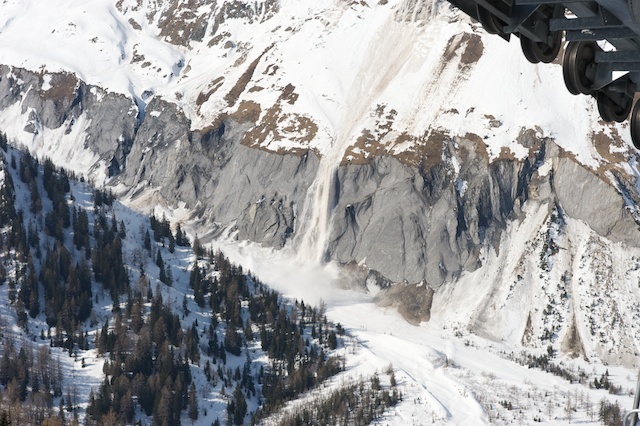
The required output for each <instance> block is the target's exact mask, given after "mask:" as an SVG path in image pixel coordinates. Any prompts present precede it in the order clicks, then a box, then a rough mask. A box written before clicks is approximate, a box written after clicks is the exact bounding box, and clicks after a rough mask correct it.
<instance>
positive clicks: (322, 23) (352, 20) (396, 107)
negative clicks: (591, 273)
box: [0, 0, 628, 192]
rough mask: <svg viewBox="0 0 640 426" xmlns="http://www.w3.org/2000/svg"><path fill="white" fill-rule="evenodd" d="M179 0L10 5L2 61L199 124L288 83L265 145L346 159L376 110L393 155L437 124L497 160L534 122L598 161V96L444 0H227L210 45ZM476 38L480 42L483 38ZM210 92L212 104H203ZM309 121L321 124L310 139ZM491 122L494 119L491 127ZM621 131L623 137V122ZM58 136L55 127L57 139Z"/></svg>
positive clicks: (212, 8)
mask: <svg viewBox="0 0 640 426" xmlns="http://www.w3.org/2000/svg"><path fill="white" fill-rule="evenodd" d="M174 3H175V5H177V7H178V8H179V7H183V6H184V5H185V4H186V2H170V3H165V2H161V1H142V2H138V1H134V0H121V1H118V2H115V1H114V0H91V1H67V0H47V1H38V0H6V1H4V2H3V3H2V4H0V58H2V59H1V60H2V63H4V64H7V65H13V66H18V67H24V68H28V69H31V70H37V71H42V72H45V73H46V72H54V71H71V72H74V73H75V74H76V75H77V76H78V77H79V78H81V79H83V80H84V81H86V82H87V83H89V84H93V85H97V86H100V87H103V88H105V89H106V90H110V91H114V92H118V93H123V94H126V95H128V96H130V97H131V98H134V99H136V100H137V102H138V103H139V104H140V105H143V106H144V105H145V103H146V102H148V101H149V100H150V99H151V98H152V97H153V96H161V97H162V98H163V99H166V100H169V101H172V102H175V103H177V104H178V105H179V106H180V107H181V108H182V109H183V110H184V112H185V114H186V115H187V116H188V117H189V118H190V119H191V120H192V127H193V128H202V127H206V126H207V125H209V124H210V123H211V122H212V121H214V120H215V119H216V117H218V116H219V115H220V114H223V113H234V112H236V110H237V109H238V106H239V105H240V104H241V103H242V102H243V101H251V102H255V103H257V104H258V105H259V106H260V107H261V111H262V117H261V119H264V118H265V113H266V111H267V110H268V109H270V108H271V107H273V106H275V105H276V104H278V97H279V95H280V94H281V92H282V90H283V89H284V88H285V86H287V85H292V86H293V87H294V91H295V92H294V93H295V94H296V95H297V99H296V100H294V101H292V102H280V107H281V111H280V113H279V117H280V120H279V124H278V133H279V134H278V135H275V134H269V135H268V136H267V138H266V139H265V140H263V141H259V143H260V145H262V146H263V147H265V148H267V149H271V150H274V151H277V150H279V149H291V148H295V147H311V148H313V149H315V150H317V151H318V152H320V153H322V154H326V155H327V156H329V157H331V158H333V159H334V160H338V161H339V160H341V159H342V156H343V154H344V153H345V150H346V148H347V147H349V146H352V145H353V144H354V143H355V141H356V139H357V138H358V136H360V135H362V133H363V132H364V131H365V130H366V131H369V132H371V133H373V134H376V133H377V132H378V131H379V130H380V129H376V115H377V113H376V111H380V110H382V111H384V112H385V114H391V115H392V116H393V118H391V119H390V130H389V131H386V132H384V134H382V135H381V140H380V142H381V143H382V144H383V145H385V146H386V149H387V150H388V151H389V152H392V153H401V152H403V151H405V150H406V149H408V148H410V147H411V144H410V143H407V142H406V140H400V139H398V137H399V136H400V135H401V134H406V135H410V136H413V137H415V138H420V137H425V135H428V134H429V133H431V132H433V131H436V130H437V131H444V132H446V133H448V134H450V135H452V136H458V135H465V134H467V133H475V134H477V135H479V136H481V137H482V138H483V139H484V141H485V143H486V144H487V148H488V151H489V153H490V155H491V156H492V157H496V156H498V155H499V154H500V152H501V150H502V149H503V148H506V149H508V150H509V151H511V152H512V153H513V154H514V155H516V156H522V155H525V154H526V152H527V150H526V149H524V147H521V146H519V145H518V144H517V143H515V142H514V141H515V139H516V137H517V136H518V134H519V133H520V132H521V131H522V129H523V128H531V129H537V130H538V132H539V134H540V135H541V136H546V137H551V138H554V139H555V140H556V141H557V142H558V143H559V144H560V145H561V146H562V147H564V148H565V149H567V150H569V151H571V152H573V153H575V155H576V157H577V158H578V159H579V160H580V161H582V162H584V163H585V164H587V165H589V166H593V167H596V166H597V165H598V163H599V161H600V156H599V155H598V154H597V152H595V150H594V149H593V147H592V144H591V142H590V135H591V134H592V133H593V132H596V131H599V130H600V129H601V124H599V123H598V119H597V117H598V116H597V111H596V108H595V107H594V102H593V100H592V99H591V98H589V97H585V96H572V95H570V94H569V93H568V91H567V90H566V89H565V87H564V83H563V79H562V73H561V67H560V66H559V65H557V64H541V65H532V64H530V63H528V62H527V61H526V59H525V58H524V57H523V55H522V54H521V52H520V48H519V43H518V42H517V38H516V39H515V41H512V42H510V43H506V42H505V41H504V40H502V39H500V38H499V37H494V36H488V35H486V34H485V33H484V31H483V30H482V29H481V27H480V26H479V25H478V24H472V23H471V22H470V21H469V19H467V18H466V16H465V15H464V14H462V13H460V12H458V11H455V10H453V9H451V7H450V6H449V4H448V3H447V2H442V1H440V2H438V1H425V0H413V1H411V0H391V1H388V2H374V1H371V0H369V1H362V2H345V1H342V0H322V1H316V2H311V3H310V2H300V1H297V0H281V1H279V2H278V9H277V11H275V12H269V13H267V12H266V10H267V4H266V3H268V2H256V3H255V5H253V6H252V7H254V8H255V11H254V12H253V13H254V16H253V18H246V17H245V18H240V17H233V16H227V15H225V14H224V13H222V12H220V11H221V8H222V7H223V4H224V2H219V3H220V4H217V3H216V4H213V5H207V6H202V7H200V8H199V9H197V10H196V11H195V13H194V15H195V18H192V19H190V20H189V19H188V20H186V21H185V22H186V23H189V22H192V21H193V20H194V19H196V18H198V17H200V16H205V17H207V16H208V17H209V18H208V19H210V20H211V19H213V18H212V16H215V15H216V14H222V15H224V16H225V17H226V18H225V19H223V20H222V22H221V23H220V25H219V27H217V28H216V29H215V33H214V32H213V31H214V30H213V29H212V28H213V27H214V25H213V23H212V22H210V23H209V26H208V27H207V30H206V34H205V36H204V38H203V39H202V41H191V42H189V43H188V44H187V45H186V46H181V45H175V44H171V43H170V42H169V41H167V40H168V38H167V37H166V36H162V35H161V31H162V29H163V28H164V27H162V25H163V22H164V21H163V19H165V18H164V16H165V15H163V14H167V13H168V14H169V15H170V14H171V11H168V10H169V8H170V7H172V5H174ZM174 12H175V11H174ZM175 13H177V12H175ZM469 35H472V36H474V37H475V36H478V37H480V40H481V42H480V45H479V47H478V46H476V45H475V44H472V43H471V44H470V42H469V41H468V37H467V36H469ZM216 37H217V38H216ZM474 46H475V47H474ZM474 48H475V49H476V50H479V53H481V56H480V57H479V59H478V58H476V59H478V60H477V61H475V59H471V60H470V59H468V58H463V56H464V54H465V53H466V50H470V51H473V50H474ZM471 56H473V55H471ZM256 60H257V63H256V67H255V70H254V71H253V73H252V74H251V79H250V81H249V83H248V84H247V86H246V89H245V90H244V91H243V92H242V93H241V94H240V95H239V99H237V101H236V102H230V101H229V99H228V98H227V95H228V94H229V92H230V91H231V89H232V88H233V87H234V86H235V85H236V83H237V81H238V79H239V78H240V76H241V75H243V74H244V73H245V72H246V71H248V70H249V68H250V64H252V63H253V62H254V61H256ZM221 77H222V79H221V80H220V78H221ZM47 82H48V80H45V86H46V85H47ZM201 94H207V95H208V98H207V99H208V100H206V101H204V102H202V101H201V102H200V103H198V102H196V100H197V98H198V96H199V95H201ZM303 117H304V118H308V119H309V120H311V122H312V123H313V124H314V125H315V126H316V127H317V131H316V132H315V135H314V136H313V137H312V138H310V139H311V140H309V138H308V137H307V136H309V135H310V132H311V131H310V130H309V128H308V126H304V125H302V124H301V121H300V118H303ZM490 118H492V119H493V120H495V122H497V123H499V125H498V126H495V125H489V121H490ZM0 122H1V123H2V124H6V123H8V122H9V118H8V117H7V118H4V119H0ZM622 127H624V126H623V125H620V126H618V128H619V130H622ZM620 133H621V134H623V135H624V138H628V137H627V136H626V134H627V133H628V132H627V131H626V130H624V131H621V132H620ZM10 136H12V137H17V138H18V139H25V138H29V137H30V135H25V134H24V132H20V131H15V132H11V134H10ZM57 139H59V137H57V136H55V135H51V136H49V140H50V143H54V141H55V140H57ZM319 192H322V191H319Z"/></svg>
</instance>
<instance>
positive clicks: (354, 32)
mask: <svg viewBox="0 0 640 426" xmlns="http://www.w3.org/2000/svg"><path fill="white" fill-rule="evenodd" d="M52 1H53V0H52ZM56 1H59V0H56ZM16 4H17V3H16ZM16 4H13V5H9V6H7V5H6V4H3V5H0V11H5V12H7V16H9V14H10V12H12V11H13V12H15V14H14V15H13V21H6V20H3V16H4V15H3V14H1V13H0V54H1V55H0V56H2V57H3V58H7V60H8V61H9V60H11V62H13V64H14V66H13V67H11V66H5V65H0V130H3V131H5V132H6V133H7V134H8V136H9V137H10V139H11V140H13V141H14V143H17V144H22V145H24V146H25V147H27V148H28V149H29V150H31V151H32V152H34V153H35V154H36V155H38V156H41V157H45V156H46V157H51V158H52V159H53V160H54V161H55V162H56V163H57V164H59V165H61V166H64V167H68V168H71V169H73V170H75V171H77V172H79V173H82V174H84V175H85V177H87V178H89V179H92V180H94V181H95V182H97V183H98V184H102V183H106V184H107V185H110V186H111V187H113V188H114V189H115V190H116V191H117V193H118V194H119V195H120V196H121V197H122V199H123V200H125V201H126V202H127V203H130V205H132V206H134V207H135V208H137V209H140V210H145V211H149V210H152V209H154V208H156V207H157V206H162V207H164V208H166V209H167V210H169V211H171V210H172V209H178V210H179V211H180V220H184V221H188V222H189V223H190V224H191V225H192V226H193V230H195V231H196V232H198V234H199V235H200V236H201V237H202V236H204V235H205V234H206V235H207V237H210V236H219V235H224V236H233V237H235V238H237V239H238V240H250V241H253V242H257V243H260V244H262V245H265V246H268V247H275V248H278V249H283V250H285V251H287V250H290V251H291V253H292V254H295V255H296V256H297V257H298V259H299V260H302V261H305V260H307V261H308V260H311V261H313V262H315V261H317V260H318V259H320V260H322V261H329V260H333V261H336V262H338V263H340V264H343V265H348V266H349V268H346V269H349V270H350V271H351V270H358V271H359V272H358V274H355V275H357V276H358V277H359V282H358V284H359V285H362V284H363V282H364V281H366V282H368V283H370V282H375V283H376V284H378V286H380V287H389V285H390V284H393V283H395V284H400V285H397V286H391V287H390V288H388V289H386V290H383V291H382V292H381V293H380V295H379V300H380V301H381V303H382V304H383V305H394V306H398V307H399V310H400V311H401V312H402V313H403V314H404V315H406V317H407V318H408V319H410V320H411V321H412V322H414V323H419V322H420V321H427V320H431V321H443V322H447V321H448V322H449V323H457V322H460V318H464V321H465V324H463V326H464V327H466V328H467V329H468V330H471V331H473V332H474V333H476V334H479V335H483V336H487V337H490V338H492V339H496V340H508V341H511V342H513V343H515V344H517V345H522V346H532V347H536V348H538V347H546V346H545V345H547V344H553V345H555V346H554V347H555V348H556V350H563V351H565V352H571V353H573V354H576V355H579V356H583V357H592V356H595V357H599V358H600V359H603V360H607V362H609V361H610V362H616V363H627V364H629V363H633V362H634V361H633V359H634V357H635V356H636V352H637V350H636V349H635V347H636V346H638V347H640V344H637V343H634V342H640V329H639V330H636V328H634V327H630V328H627V327H622V326H621V324H635V323H638V321H640V318H638V314H637V312H638V309H637V308H638V306H640V304H639V303H638V302H637V301H640V294H639V293H640V291H636V286H637V282H640V281H639V280H640V266H637V265H638V264H639V263H638V259H640V249H639V248H638V247H639V246H640V243H639V242H640V231H639V226H638V224H639V223H640V211H639V209H638V202H639V200H640V196H639V195H638V186H637V177H638V175H640V172H639V171H638V166H637V153H635V151H633V150H632V149H631V148H630V147H629V144H628V143H626V142H625V140H624V137H621V136H620V135H621V134H622V132H623V131H624V132H626V129H623V128H622V127H620V126H605V125H603V124H602V123H599V122H598V121H597V119H596V118H595V117H596V116H597V112H596V110H595V107H594V106H593V105H592V104H591V103H589V102H590V101H589V99H586V98H580V97H572V96H570V95H568V94H567V93H566V90H565V88H564V87H563V84H562V76H561V69H560V68H559V67H557V66H555V65H548V66H547V68H544V73H543V72H542V71H541V70H542V68H540V67H534V66H532V65H531V64H528V63H526V61H525V60H523V59H522V56H521V54H520V52H519V48H518V46H512V45H506V44H504V42H503V41H502V40H500V39H497V38H491V37H486V36H485V35H484V34H483V32H482V30H481V28H480V27H479V26H478V25H476V24H474V23H471V22H469V21H466V20H464V19H461V17H460V15H458V14H457V13H456V12H455V11H453V10H451V9H450V8H448V6H446V5H445V4H441V3H439V2H426V1H423V0H397V1H394V0H390V1H389V2H387V1H380V2H370V1H366V0H365V1H360V2H351V1H350V2H344V1H335V2H316V3H313V4H306V3H304V4H303V3H301V2H298V1H284V0H282V1H263V2H257V3H253V4H251V5H249V4H247V3H245V2H232V1H229V2H216V1H205V2H199V3H197V5H196V2H192V1H182V2H167V1H150V2H138V1H134V0H122V1H118V2H116V4H115V8H113V5H112V4H111V3H109V2H107V1H104V2H100V7H103V9H104V10H102V9H99V8H98V9H96V10H102V12H100V13H102V14H101V15H100V17H101V18H100V19H102V17H103V16H107V15H106V14H105V13H106V12H105V10H106V11H108V12H109V13H108V14H109V16H110V18H109V19H105V22H102V21H101V20H97V19H94V20H92V21H87V18H86V16H88V15H90V14H91V13H93V12H92V10H93V9H91V10H88V9H87V10H84V11H83V10H80V9H73V11H72V12H74V13H71V11H69V14H68V15H69V16H67V15H65V16H64V20H54V21H55V22H54V21H52V22H54V23H52V24H51V28H50V27H47V26H46V25H45V24H47V23H48V22H49V19H48V17H47V19H44V18H42V17H41V15H40V9H38V8H31V9H29V13H30V15H29V16H32V15H33V16H34V19H35V18H38V17H41V18H42V19H41V21H42V24H43V25H44V27H46V28H47V33H46V35H47V37H51V38H52V39H55V40H58V41H59V40H63V41H64V43H62V42H59V43H58V44H59V45H64V46H67V45H69V46H74V47H76V48H77V49H78V50H79V51H82V52H91V54H93V55H94V57H92V59H91V60H92V61H95V65H92V66H87V63H88V62H87V61H77V59H75V58H77V57H78V55H77V54H76V52H71V53H72V54H69V55H66V56H65V52H64V51H60V52H58V51H56V52H58V53H59V54H60V57H59V58H57V57H56V58H54V59H51V58H49V59H50V60H49V61H48V64H49V63H51V64H53V69H58V68H62V69H65V70H67V68H69V70H67V71H64V72H52V71H48V69H50V68H47V67H46V66H40V65H41V63H40V62H37V61H38V60H39V58H40V57H41V56H39V55H40V54H41V53H42V52H35V54H32V53H30V54H29V55H30V56H29V55H27V56H28V57H27V58H26V59H25V58H24V57H23V56H22V53H20V55H18V56H15V55H13V54H14V53H15V52H9V51H8V50H7V46H10V43H8V42H7V40H11V38H10V36H11V35H12V34H14V35H15V34H18V36H19V37H21V39H22V38H24V37H26V36H27V35H25V34H23V33H22V32H21V31H20V28H21V26H20V25H18V24H20V22H21V21H20V20H21V19H22V18H21V17H22V15H21V11H20V10H18V9H16V8H17V6H16ZM59 6H60V7H62V6H64V5H63V4H62V3H60V4H59ZM96 7H97V6H96ZM12 8H13V9H12ZM53 12H54V11H50V13H53ZM103 12H104V13H103ZM36 15H37V16H36ZM67 19H68V20H69V22H67ZM41 21H38V22H41ZM89 23H90V24H91V25H89ZM103 24H104V25H103ZM44 27H43V28H44ZM38 28H39V27H38ZM94 29H95V34H94V33H93V32H92V31H93V30H94ZM40 38H41V39H43V38H44V36H42V37H40ZM87 40H89V41H87ZM25 45H28V46H30V48H34V49H35V47H34V46H36V47H37V46H39V44H37V43H25ZM114 46H115V47H114ZM83 49H84V50H83ZM110 49H111V50H110ZM29 52H31V51H29ZM16 58H17V59H16ZM34 58H35V59H34ZM34 61H35V62H34ZM74 61H76V62H74ZM16 63H17V64H23V63H24V64H25V65H24V66H25V67H27V68H30V70H27V69H24V68H19V67H17V66H15V65H16ZM60 63H62V64H64V66H60ZM496 64H500V65H501V66H502V67H503V68H504V69H503V70H502V71H501V73H500V74H499V75H500V77H499V78H496V72H495V69H496ZM47 66H48V65H47ZM104 70H110V71H109V72H106V71H104ZM111 71H112V72H111ZM503 71H504V72H503ZM85 80H86V81H85ZM550 102H552V104H550ZM184 212H187V213H186V214H185V213H184ZM362 270H364V273H362ZM403 284H405V285H403ZM600 294H604V295H605V296H603V297H604V299H602V301H600V300H601V299H599V298H600ZM620 300H623V301H629V302H625V303H619V302H618V301H620ZM611 318H615V319H616V320H615V321H614V322H613V324H612V323H611V320H610V319H611ZM602 336H605V337H602ZM561 343H562V344H561Z"/></svg>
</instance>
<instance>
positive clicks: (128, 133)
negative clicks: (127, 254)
mask: <svg viewBox="0 0 640 426" xmlns="http://www.w3.org/2000/svg"><path fill="white" fill-rule="evenodd" d="M48 78H50V79H51V82H52V84H51V87H50V88H46V87H45V88H44V89H43V81H44V78H43V76H42V75H39V74H36V73H32V72H28V71H25V70H20V69H9V68H7V67H0V108H7V107H10V106H12V105H15V104H16V103H17V102H21V104H20V105H21V108H22V112H23V113H25V114H26V113H27V112H29V122H34V123H36V122H37V123H39V125H40V126H43V127H45V128H50V129H55V128H60V127H61V126H67V127H66V128H73V126H74V125H76V124H75V123H76V122H77V120H78V119H79V117H81V116H82V115H86V118H88V120H87V121H88V122H89V124H88V125H87V127H86V129H85V131H86V142H85V149H87V150H90V151H92V152H93V153H96V154H98V156H99V158H100V161H103V162H104V164H107V165H108V166H109V170H110V172H111V174H113V175H114V176H115V179H114V180H113V182H114V183H122V184H124V186H125V187H127V188H129V195H131V196H132V197H133V198H134V199H135V198H136V197H139V196H142V195H143V194H148V193H149V191H153V192H154V196H155V197H156V198H154V200H163V202H165V203H166V204H167V205H168V206H176V207H177V206H179V205H184V206H185V207H186V208H188V209H190V210H192V211H193V212H194V218H197V219H199V220H200V223H201V224H202V226H203V231H209V230H211V229H212V228H213V229H214V230H217V232H221V231H222V230H226V231H234V232H236V235H237V238H239V239H248V240H252V241H256V242H259V243H262V244H265V245H268V246H273V247H277V248H281V247H284V246H285V245H287V244H292V245H294V244H296V240H297V239H295V238H294V236H295V235H296V233H297V232H300V229H303V228H302V226H301V224H300V223H299V221H300V220H301V219H300V217H299V215H300V214H301V212H303V211H304V207H305V206H304V203H305V202H306V200H307V199H311V198H313V197H309V198H307V192H308V190H309V188H310V187H311V184H312V182H313V180H314V179H315V177H316V174H317V171H318V164H319V159H318V157H317V156H316V155H315V154H314V153H313V152H312V151H309V152H306V153H299V152H298V153H295V154H293V153H289V154H277V153H273V152H267V151H264V150H260V149H256V148H251V147H247V146H245V145H243V144H242V143H241V140H242V137H243V135H244V134H245V133H246V132H247V131H249V130H250V127H251V124H247V123H242V122H238V121H236V120H234V119H233V118H229V117H227V118H223V119H221V120H220V121H219V122H218V123H216V124H214V125H212V126H211V127H209V128H205V129H200V130H192V129H191V123H190V122H189V120H188V119H187V118H186V117H185V115H184V114H183V113H182V112H181V111H180V110H179V109H178V108H177V107H176V106H175V105H174V104H171V103H168V102H165V101H163V100H162V99H160V98H158V97H156V98H154V99H153V100H152V101H151V102H150V103H149V104H148V105H147V106H146V110H145V111H144V114H138V110H137V108H136V103H135V102H134V101H133V100H132V99H129V98H126V97H124V96H122V95H116V94H111V93H105V92H103V91H102V90H101V89H99V88H95V87H91V86H87V85H85V84H84V83H83V82H81V81H79V80H77V79H76V78H75V77H74V76H72V75H68V74H52V75H50V76H49V77H48ZM36 130H37V126H33V127H32V128H29V129H25V131H36ZM9 136H10V137H11V136H12V135H9ZM519 142H520V143H521V144H522V145H524V146H526V147H529V148H530V151H529V152H530V154H529V156H528V157H527V158H524V159H516V158H513V157H512V156H509V155H504V156H501V157H500V158H498V159H494V160H493V161H490V159H489V157H488V155H487V153H486V149H485V147H484V143H483V142H482V140H481V139H480V138H478V137H474V136H473V135H470V136H467V137H464V138H451V137H445V138H444V141H443V142H442V152H441V153H442V155H441V156H438V158H436V160H435V161H432V162H431V163H430V164H429V166H425V165H420V164H418V165H416V164H409V163H407V162H403V161H401V160H400V159H398V158H394V157H391V156H378V157H375V158H373V159H372V160H371V161H368V162H366V163H364V164H362V163H361V164H344V165H342V166H341V167H339V168H338V170H337V171H336V173H335V182H333V184H334V188H335V190H334V199H333V200H332V206H333V208H332V211H331V213H332V221H331V226H330V234H329V238H328V241H327V256H328V257H329V258H331V259H335V260H337V261H339V262H341V263H344V264H348V263H361V264H365V265H366V266H367V267H368V268H370V269H372V270H375V271H378V272H379V274H380V275H381V276H383V277H385V278H386V279H388V280H390V281H392V282H407V283H421V282H426V283H427V284H429V285H430V286H432V287H434V288H437V287H438V286H440V285H442V284H443V283H445V282H447V281H450V280H454V279H455V278H456V277H457V276H458V275H460V274H461V273H463V272H464V271H471V270H474V269H476V268H477V267H478V266H479V265H480V263H481V260H480V259H479V253H480V251H481V249H482V248H483V247H486V246H492V247H494V248H495V249H496V250H499V242H500V236H501V233H502V231H503V230H504V229H505V227H506V225H507V224H508V222H509V221H511V220H517V219H518V218H519V217H521V215H522V211H521V206H523V205H524V204H525V203H526V202H527V201H528V200H529V199H530V198H531V197H536V198H538V199H544V200H547V201H548V203H550V204H557V205H558V206H560V207H561V208H562V209H563V210H564V212H565V213H566V214H567V215H569V216H571V217H574V218H577V219H580V220H583V221H585V222H586V223H588V224H589V226H590V227H591V228H592V229H594V230H595V231H597V232H598V233H599V234H601V235H603V236H607V237H608V238H610V239H611V240H612V241H620V242H626V243H629V244H634V245H637V241H640V239H639V238H638V225H637V224H636V222H635V220H634V218H633V216H632V215H631V214H630V212H629V211H628V209H627V208H626V203H625V199H624V198H623V197H622V196H621V194H620V189H619V188H617V187H615V186H614V185H613V184H612V183H611V182H610V181H609V180H608V179H605V178H604V177H603V175H597V174H596V173H595V172H594V171H591V170H589V169H587V168H585V167H584V166H583V165H581V164H579V163H578V162H576V161H575V160H574V159H572V158H571V157H570V156H569V155H566V154H564V153H563V152H562V150H561V149H560V148H558V146H557V145H556V144H555V143H554V142H553V141H551V140H538V139H537V138H536V137H535V135H534V134H533V133H532V132H529V133H527V132H523V133H522V135H521V137H520V140H519ZM36 154H37V153H36ZM549 161H550V162H551V163H552V167H551V169H550V171H549V172H548V173H546V174H544V176H541V175H540V174H539V173H538V169H539V167H540V165H541V164H543V163H545V162H549ZM63 166H64V165H63ZM629 188H630V189H629V191H630V192H629V193H628V194H626V195H625V196H626V197H627V198H629V197H630V198H633V199H637V198H638V197H637V194H635V192H634V191H635V189H634V187H633V185H629ZM584 200H590V201H589V202H588V203H585V202H584ZM150 207H153V206H150Z"/></svg>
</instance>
